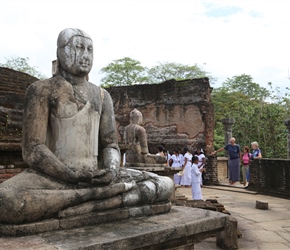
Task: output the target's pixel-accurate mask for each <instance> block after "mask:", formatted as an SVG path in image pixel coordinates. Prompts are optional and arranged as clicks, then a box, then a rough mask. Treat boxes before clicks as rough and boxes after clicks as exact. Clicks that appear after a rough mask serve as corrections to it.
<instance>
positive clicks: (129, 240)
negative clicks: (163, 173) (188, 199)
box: [0, 206, 229, 250]
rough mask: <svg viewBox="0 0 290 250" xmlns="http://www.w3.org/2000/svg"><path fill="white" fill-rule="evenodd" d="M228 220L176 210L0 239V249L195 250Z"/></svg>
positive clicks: (207, 213)
mask: <svg viewBox="0 0 290 250" xmlns="http://www.w3.org/2000/svg"><path fill="white" fill-rule="evenodd" d="M228 220H229V216H228V215H225V214H222V213H218V212H213V211H207V210H203V209H197V208H190V207H179V206H173V207H172V209H171V211H170V212H169V213H166V214H161V215H154V216H150V217H139V218H131V219H126V220H121V221H118V222H109V223H104V224H102V223H101V224H98V223H97V224H96V225H91V226H86V227H80V228H76V229H66V230H59V231H54V232H48V233H42V234H37V235H33V236H23V237H9V238H4V237H2V238H0V246H1V249H3V250H4V249H23V250H25V249H46V250H50V249H51V250H52V249H54V250H55V249H59V250H60V249H69V250H73V249H83V250H84V249H114V250H118V249H120V250H121V249H122V250H123V249H127V250H128V249H156V250H157V249H158V250H159V249H193V247H194V244H195V243H197V242H200V241H202V240H203V239H205V238H208V237H211V236H212V235H213V234H215V233H217V232H220V231H223V230H224V229H225V228H226V226H227V225H228V223H229V222H228Z"/></svg>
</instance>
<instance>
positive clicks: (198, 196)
mask: <svg viewBox="0 0 290 250" xmlns="http://www.w3.org/2000/svg"><path fill="white" fill-rule="evenodd" d="M192 162H193V163H192V165H191V193H192V199H193V200H202V199H203V198H202V193H201V187H200V176H201V173H202V172H203V171H204V169H198V157H197V156H193V157H192Z"/></svg>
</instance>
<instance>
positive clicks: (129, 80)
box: [101, 57, 147, 87]
mask: <svg viewBox="0 0 290 250" xmlns="http://www.w3.org/2000/svg"><path fill="white" fill-rule="evenodd" d="M101 72H102V73H105V74H106V76H105V77H103V78H102V79H101V83H102V84H101V86H103V87H110V86H128V85H133V84H141V83H144V82H146V81H147V77H146V75H145V73H146V68H145V67H143V66H141V63H140V62H139V61H136V60H134V59H131V58H129V57H124V58H122V59H118V60H114V61H113V62H112V63H110V64H109V65H107V66H106V67H104V68H102V69H101Z"/></svg>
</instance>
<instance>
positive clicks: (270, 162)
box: [248, 158, 290, 198]
mask: <svg viewBox="0 0 290 250" xmlns="http://www.w3.org/2000/svg"><path fill="white" fill-rule="evenodd" d="M248 189H249V190H254V191H258V192H259V193H263V194H268V195H274V196H281V197H285V198H290V160H287V159H266V158H265V159H260V160H253V161H252V162H251V165H250V184H249V187H248Z"/></svg>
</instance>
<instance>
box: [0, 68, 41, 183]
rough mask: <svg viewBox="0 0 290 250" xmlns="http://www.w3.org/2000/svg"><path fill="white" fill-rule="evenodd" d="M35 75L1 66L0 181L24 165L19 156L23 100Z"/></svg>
mask: <svg viewBox="0 0 290 250" xmlns="http://www.w3.org/2000/svg"><path fill="white" fill-rule="evenodd" d="M36 80H37V78H35V77H33V76H30V75H28V74H25V73H22V72H19V71H15V70H12V69H8V68H2V67H0V182H2V181H4V180H6V179H7V178H9V177H12V176H13V175H15V174H17V173H19V172H21V171H22V168H25V167H27V165H26V164H25V163H24V162H23V160H22V156H21V136H22V114H23V101H24V95H25V91H26V89H27V87H28V86H29V84H31V83H32V82H35V81H36Z"/></svg>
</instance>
